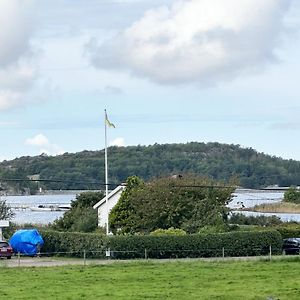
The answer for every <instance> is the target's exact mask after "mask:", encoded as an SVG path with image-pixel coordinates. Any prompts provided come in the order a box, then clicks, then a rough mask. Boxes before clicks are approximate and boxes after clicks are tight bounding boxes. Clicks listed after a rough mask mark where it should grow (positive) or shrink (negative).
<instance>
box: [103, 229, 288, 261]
mask: <svg viewBox="0 0 300 300" xmlns="http://www.w3.org/2000/svg"><path fill="white" fill-rule="evenodd" d="M109 246H110V249H111V250H112V251H113V254H114V257H115V258H120V259H127V258H143V257H144V256H145V254H146V255H147V257H149V258H172V257H173V258H174V257H175V258H177V257H178V258H181V257H217V256H222V251H223V248H224V251H225V255H226V256H251V255H266V254H268V252H269V246H272V249H273V250H272V251H273V253H274V254H279V253H281V247H282V238H281V235H280V234H279V233H278V232H277V231H262V232H259V231H255V232H229V233H221V234H217V233H216V234H205V235H204V234H198V235H197V234H194V235H185V236H149V235H148V236H115V237H111V238H110V239H109ZM145 249H146V250H145Z"/></svg>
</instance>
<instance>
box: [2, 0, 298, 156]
mask: <svg viewBox="0 0 300 300" xmlns="http://www.w3.org/2000/svg"><path fill="white" fill-rule="evenodd" d="M299 25H300V1H298V0H263V1H261V0H226V1H225V0H72V1H71V0H43V1H37V0H36V1H34V0H1V1H0V28H1V29H0V139H1V148H0V161H1V160H3V159H12V158H15V157H20V156H24V155H30V156H33V155H39V154H41V153H48V154H49V155H57V154H61V153H64V152H77V151H82V150H99V149H102V148H103V147H104V128H103V127H104V126H103V118H104V109H105V108H106V109H107V111H108V115H109V118H110V120H111V121H112V122H113V123H114V124H115V125H116V129H109V132H108V142H109V144H110V145H119V146H127V145H138V144H141V145H149V144H154V143H177V142H183V143H185V142H190V141H199V142H202V141H203V142H210V141H217V142H221V143H230V144H231V143H233V144H240V145H242V146H244V147H252V148H254V149H256V150H258V151H260V152H265V153H268V154H271V155H276V156H281V157H283V158H292V159H298V160H300V139H299V136H300V118H299V116H300V88H299V86H300V84H299V78H300V59H299V58H300V55H299V53H300V32H299V29H300V26H299Z"/></svg>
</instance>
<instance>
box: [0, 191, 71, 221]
mask: <svg viewBox="0 0 300 300" xmlns="http://www.w3.org/2000/svg"><path fill="white" fill-rule="evenodd" d="M75 197H76V194H67V195H66V194H63V195H34V196H1V197H0V200H6V203H7V204H9V205H10V206H11V207H12V208H13V211H14V213H15V216H14V218H13V219H12V222H15V223H18V224H24V223H35V224H48V223H51V222H53V221H54V220H55V219H57V218H59V217H61V216H62V215H63V214H64V212H63V211H31V210H30V207H37V206H38V205H46V206H48V205H65V204H70V203H71V201H72V200H74V199H75Z"/></svg>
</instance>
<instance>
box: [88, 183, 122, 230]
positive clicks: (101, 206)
mask: <svg viewBox="0 0 300 300" xmlns="http://www.w3.org/2000/svg"><path fill="white" fill-rule="evenodd" d="M124 189H125V186H122V185H119V186H118V187H116V188H115V189H114V190H113V191H111V192H110V193H109V194H108V197H107V204H108V209H106V202H105V198H106V197H104V198H103V199H101V200H100V201H99V202H98V203H96V204H95V205H94V206H93V208H94V209H98V226H99V227H106V220H107V212H108V214H109V213H110V211H111V210H112V208H113V207H114V206H115V205H116V204H117V203H118V201H119V199H120V197H121V194H122V192H123V191H124Z"/></svg>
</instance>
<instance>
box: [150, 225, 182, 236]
mask: <svg viewBox="0 0 300 300" xmlns="http://www.w3.org/2000/svg"><path fill="white" fill-rule="evenodd" d="M150 235H153V236H164V235H177V236H181V235H186V232H185V231H184V230H183V229H179V228H174V227H171V228H169V229H156V230H155V231H152V232H151V233H150Z"/></svg>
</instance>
